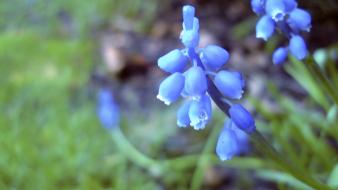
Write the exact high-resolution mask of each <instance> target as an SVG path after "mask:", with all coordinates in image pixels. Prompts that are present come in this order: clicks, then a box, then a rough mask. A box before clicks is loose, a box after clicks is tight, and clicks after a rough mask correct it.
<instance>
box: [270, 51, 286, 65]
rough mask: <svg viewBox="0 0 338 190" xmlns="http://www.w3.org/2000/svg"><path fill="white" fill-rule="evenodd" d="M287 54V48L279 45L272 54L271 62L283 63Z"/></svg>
mask: <svg viewBox="0 0 338 190" xmlns="http://www.w3.org/2000/svg"><path fill="white" fill-rule="evenodd" d="M287 56H288V48H286V47H280V48H278V49H277V50H275V52H274V53H273V54H272V62H273V64H275V65H279V64H282V63H284V61H285V60H286V58H287Z"/></svg>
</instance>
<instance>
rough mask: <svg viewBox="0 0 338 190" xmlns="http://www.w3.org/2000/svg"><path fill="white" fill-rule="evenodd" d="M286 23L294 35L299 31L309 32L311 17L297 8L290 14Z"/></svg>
mask: <svg viewBox="0 0 338 190" xmlns="http://www.w3.org/2000/svg"><path fill="white" fill-rule="evenodd" d="M287 23H288V24H289V26H290V28H291V29H292V30H293V31H294V32H296V33H297V32H299V31H300V30H303V31H307V32H309V31H310V29H311V15H310V14H309V13H308V12H307V11H305V10H303V9H298V8H297V9H294V10H293V11H292V12H290V14H289V18H288V20H287Z"/></svg>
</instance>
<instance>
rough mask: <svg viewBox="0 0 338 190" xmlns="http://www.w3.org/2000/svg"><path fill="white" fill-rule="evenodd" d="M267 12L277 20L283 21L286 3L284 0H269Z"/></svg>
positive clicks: (266, 5)
mask: <svg viewBox="0 0 338 190" xmlns="http://www.w3.org/2000/svg"><path fill="white" fill-rule="evenodd" d="M265 12H266V13H267V14H268V15H269V16H270V17H271V18H272V19H273V20H274V21H276V22H278V21H282V20H283V19H284V16H285V5H284V2H283V0H267V1H266V4H265Z"/></svg>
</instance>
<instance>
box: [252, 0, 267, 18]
mask: <svg viewBox="0 0 338 190" xmlns="http://www.w3.org/2000/svg"><path fill="white" fill-rule="evenodd" d="M264 3H265V0H251V8H252V10H253V12H254V13H256V14H258V15H263V14H264V13H265V10H264Z"/></svg>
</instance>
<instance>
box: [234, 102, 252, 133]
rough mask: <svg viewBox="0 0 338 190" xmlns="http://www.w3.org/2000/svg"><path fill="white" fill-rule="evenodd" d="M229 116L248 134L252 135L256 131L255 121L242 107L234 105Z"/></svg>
mask: <svg viewBox="0 0 338 190" xmlns="http://www.w3.org/2000/svg"><path fill="white" fill-rule="evenodd" d="M229 114H230V117H231V119H232V121H233V122H234V123H235V124H236V126H237V127H238V128H240V129H242V130H243V131H245V132H246V133H252V132H253V131H254V130H255V129H256V126H255V120H254V119H253V118H252V116H251V114H250V113H249V112H248V111H247V110H246V109H245V108H244V107H243V106H242V105H240V104H235V105H232V106H231V107H230V109H229Z"/></svg>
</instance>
